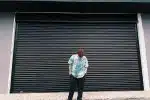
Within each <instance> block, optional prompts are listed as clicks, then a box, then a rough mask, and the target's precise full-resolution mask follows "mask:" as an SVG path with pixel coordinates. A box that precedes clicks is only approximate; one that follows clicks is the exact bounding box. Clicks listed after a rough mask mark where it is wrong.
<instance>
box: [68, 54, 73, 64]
mask: <svg viewBox="0 0 150 100" xmlns="http://www.w3.org/2000/svg"><path fill="white" fill-rule="evenodd" d="M72 63H73V55H72V56H71V57H70V58H69V61H68V64H69V65H71V64H72Z"/></svg>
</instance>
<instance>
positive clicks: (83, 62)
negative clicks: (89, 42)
mask: <svg viewBox="0 0 150 100" xmlns="http://www.w3.org/2000/svg"><path fill="white" fill-rule="evenodd" d="M68 64H69V73H70V74H72V75H73V76H74V77H76V78H82V77H84V75H85V74H86V73H87V68H88V66H89V65H88V60H87V58H86V56H83V57H82V58H80V57H79V56H78V54H74V55H72V56H71V57H70V59H69V61H68Z"/></svg>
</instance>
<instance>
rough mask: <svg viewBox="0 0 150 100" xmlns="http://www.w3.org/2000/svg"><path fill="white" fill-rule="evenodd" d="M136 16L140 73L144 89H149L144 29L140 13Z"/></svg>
mask: <svg viewBox="0 0 150 100" xmlns="http://www.w3.org/2000/svg"><path fill="white" fill-rule="evenodd" d="M137 17H138V24H137V27H138V38H139V46H140V47H139V48H140V55H141V66H142V75H143V85H144V90H149V88H150V87H149V78H148V66H147V59H146V48H145V39H144V30H143V25H142V18H141V14H140V13H138V14H137Z"/></svg>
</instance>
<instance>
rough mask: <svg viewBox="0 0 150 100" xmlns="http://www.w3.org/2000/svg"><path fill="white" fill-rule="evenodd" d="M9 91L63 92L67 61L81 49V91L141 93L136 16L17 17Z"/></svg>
mask: <svg viewBox="0 0 150 100" xmlns="http://www.w3.org/2000/svg"><path fill="white" fill-rule="evenodd" d="M16 20H17V27H16V39H15V53H14V60H13V61H14V63H13V75H12V86H11V92H20V91H23V92H58V91H59V92H62V91H68V88H69V84H68V83H69V75H68V64H67V62H68V59H69V57H70V56H71V55H72V54H73V53H75V52H76V50H77V48H79V47H83V48H84V49H85V53H86V56H87V58H88V60H89V65H90V66H89V69H88V74H87V77H86V83H85V91H112V90H114V91H115V90H142V89H143V84H142V76H141V64H140V56H139V48H138V36H137V30H136V23H137V22H136V21H137V19H136V15H119V14H118V15H90V14H87V15H86V14H83V15H76V14H75V15H69V14H36V15H34V14H18V15H17V18H16Z"/></svg>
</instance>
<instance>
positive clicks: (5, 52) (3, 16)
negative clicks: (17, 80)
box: [0, 13, 14, 93]
mask: <svg viewBox="0 0 150 100" xmlns="http://www.w3.org/2000/svg"><path fill="white" fill-rule="evenodd" d="M13 21H14V14H13V13H0V93H7V92H8V88H9V87H8V84H9V82H8V79H9V69H10V67H11V66H10V60H11V47H12V32H13Z"/></svg>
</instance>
